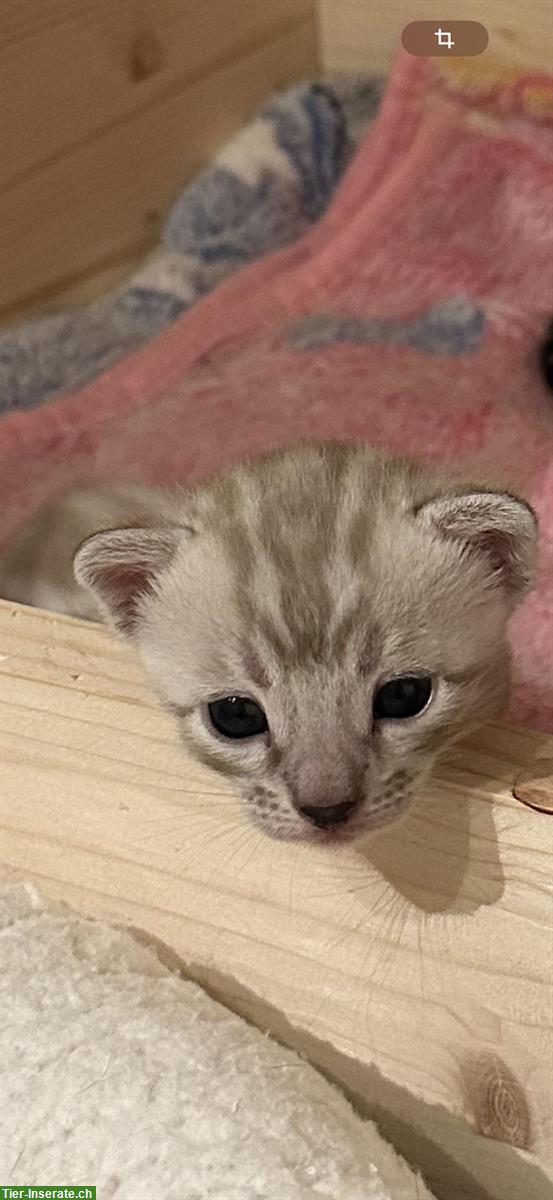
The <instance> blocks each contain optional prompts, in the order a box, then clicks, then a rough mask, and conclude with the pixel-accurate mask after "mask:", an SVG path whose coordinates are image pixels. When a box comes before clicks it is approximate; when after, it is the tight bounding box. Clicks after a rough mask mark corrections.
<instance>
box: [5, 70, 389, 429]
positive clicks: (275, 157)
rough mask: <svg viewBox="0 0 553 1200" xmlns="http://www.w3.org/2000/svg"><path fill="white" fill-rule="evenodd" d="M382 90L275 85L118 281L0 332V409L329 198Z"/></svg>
mask: <svg viewBox="0 0 553 1200" xmlns="http://www.w3.org/2000/svg"><path fill="white" fill-rule="evenodd" d="M381 91H382V80H381V79H380V78H379V77H372V76H371V77H367V76H343V77H341V78H340V77H338V78H337V79H335V80H333V81H332V83H326V82H322V83H303V84H298V85H296V86H294V87H291V88H288V89H287V90H286V91H284V92H282V93H281V94H279V95H277V96H274V97H272V98H271V99H270V100H269V102H268V103H267V104H266V105H265V107H264V108H263V109H261V111H260V113H259V114H258V116H257V117H256V118H255V119H254V120H253V121H252V122H251V123H250V124H249V125H248V126H246V127H245V129H244V130H242V132H241V133H239V134H238V135H237V136H236V137H235V138H234V139H233V140H232V141H231V142H230V143H229V144H228V145H227V146H226V147H225V148H224V149H223V151H222V152H221V153H220V154H218V155H217V157H216V159H215V162H214V163H213V165H212V166H210V167H208V168H207V169H206V170H205V171H203V172H202V173H201V174H200V175H199V176H198V178H197V179H196V180H194V181H193V182H192V183H190V184H189V185H188V186H187V187H185V188H184V190H183V192H182V194H181V196H180V197H179V199H178V200H177V202H176V204H175V205H174V207H173V209H172V211H171V212H170V213H169V215H168V218H167V221H166V223H165V227H164V229H163V232H162V237H161V242H160V246H159V247H158V249H157V250H156V251H155V252H154V253H153V254H152V255H151V257H150V258H149V259H148V260H147V261H146V262H145V263H144V265H143V266H142V267H141V268H140V269H139V270H138V271H137V272H135V274H134V275H133V276H132V278H131V279H130V280H129V282H128V284H127V285H126V286H125V287H122V288H119V289H118V290H117V291H115V292H113V293H111V294H110V295H108V296H106V297H105V298H103V299H101V300H97V301H95V302H94V303H92V304H89V305H86V306H84V307H82V308H79V309H75V310H72V311H68V312H63V313H59V314H55V315H52V316H46V317H39V318H35V319H33V320H26V321H24V322H21V323H19V324H17V325H15V326H13V327H11V328H8V329H6V330H4V331H3V332H1V333H0V412H7V411H9V410H13V409H15V408H20V409H24V408H34V407H36V406H37V405H39V404H42V403H44V402H45V401H47V400H49V399H51V398H53V397H54V396H56V395H59V394H62V393H64V392H67V391H70V390H72V389H75V388H77V387H80V386H82V385H83V384H85V383H86V382H87V381H88V380H90V379H93V378H94V377H95V376H97V375H98V374H100V372H101V371H104V370H106V369H107V368H108V367H110V366H112V365H113V364H114V363H115V362H117V361H118V360H119V359H120V358H122V357H123V356H124V355H126V354H129V353H130V352H131V351H133V350H136V349H137V348H138V347H140V346H142V345H144V344H145V343H146V342H147V341H149V340H150V339H151V338H153V337H155V336H156V334H158V333H160V332H161V331H162V330H163V329H165V328H166V326H167V325H168V324H169V323H170V322H171V321H174V320H175V317H177V316H179V315H180V313H182V312H184V310H185V309H186V308H188V307H189V306H190V305H191V304H193V303H194V301H195V300H197V299H199V297H201V296H203V295H205V294H206V292H208V291H210V290H211V288H213V287H214V286H215V284H217V283H218V282H219V280H220V279H222V278H224V277H225V276H226V275H228V274H230V272H232V271H234V270H236V269H237V268H238V267H240V266H242V265H243V264H244V263H246V262H249V261H251V260H252V259H254V258H256V257H259V256H260V255H262V254H265V253H267V252H268V251H270V250H274V249H275V248H277V247H278V246H283V245H286V244H287V243H289V242H291V241H293V240H294V239H295V238H297V237H298V236H299V235H300V234H301V233H302V232H303V231H304V230H305V229H306V228H307V226H308V225H309V224H310V223H311V222H313V221H316V220H317V218H318V217H320V216H321V214H322V212H323V211H324V209H325V208H326V206H327V204H328V202H329V199H330V197H331V195H332V193H333V191H334V188H335V187H336V184H337V182H338V180H339V178H340V176H341V175H342V173H343V170H344V167H345V165H346V163H347V161H348V159H349V157H350V156H351V153H352V151H353V149H354V147H355V144H356V142H357V140H358V138H359V135H360V133H361V132H362V130H363V129H364V128H365V126H366V124H367V122H368V121H369V120H370V119H372V118H373V117H374V116H375V114H376V111H377V108H378V104H379V101H380V95H381Z"/></svg>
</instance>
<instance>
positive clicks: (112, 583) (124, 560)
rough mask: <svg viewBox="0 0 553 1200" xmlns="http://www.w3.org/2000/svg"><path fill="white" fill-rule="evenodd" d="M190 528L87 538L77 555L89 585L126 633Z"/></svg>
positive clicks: (77, 570) (80, 575)
mask: <svg viewBox="0 0 553 1200" xmlns="http://www.w3.org/2000/svg"><path fill="white" fill-rule="evenodd" d="M186 532H187V531H186V530H185V529H177V528H167V529H108V530H106V531H105V532H103V533H95V534H93V536H92V537H89V538H87V539H86V541H85V542H83V544H82V546H81V547H80V548H79V549H78V550H77V553H76V555H75V558H74V559H73V571H74V574H75V579H76V580H77V583H80V584H81V585H82V586H83V587H85V588H88V589H89V590H90V591H91V592H92V593H93V595H94V596H95V598H96V600H97V601H98V602H99V604H100V606H101V607H102V608H103V609H104V611H105V612H106V614H107V615H108V616H110V617H111V619H112V621H113V622H114V624H115V625H116V627H117V629H119V631H120V632H121V633H124V634H127V636H129V635H131V634H132V633H133V632H134V630H135V627H136V623H137V619H138V617H139V613H140V603H141V601H142V600H143V598H144V596H146V595H148V593H150V592H152V590H153V589H154V587H155V584H156V580H157V578H158V577H159V575H160V574H161V573H162V571H163V570H164V569H165V567H167V566H168V565H169V563H170V562H171V560H172V558H173V556H174V554H175V552H176V549H177V546H178V544H179V541H181V540H182V538H183V537H184V536H185V535H186Z"/></svg>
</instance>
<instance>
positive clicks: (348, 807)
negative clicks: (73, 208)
mask: <svg viewBox="0 0 553 1200" xmlns="http://www.w3.org/2000/svg"><path fill="white" fill-rule="evenodd" d="M354 808H357V801H356V800H346V801H345V803H344V804H325V805H321V804H307V805H306V806H305V808H300V810H299V811H300V813H301V815H302V817H307V820H308V821H311V824H312V825H316V826H317V829H331V828H332V827H333V826H334V825H343V824H344V821H347V819H348V817H349V815H350V813H351V812H353V809H354Z"/></svg>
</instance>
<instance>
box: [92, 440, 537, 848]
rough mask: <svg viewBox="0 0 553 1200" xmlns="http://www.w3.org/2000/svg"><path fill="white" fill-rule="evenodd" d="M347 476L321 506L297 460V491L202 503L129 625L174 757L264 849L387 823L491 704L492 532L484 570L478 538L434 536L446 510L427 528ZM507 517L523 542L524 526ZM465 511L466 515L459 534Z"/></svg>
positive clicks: (498, 629)
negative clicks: (273, 841) (241, 810)
mask: <svg viewBox="0 0 553 1200" xmlns="http://www.w3.org/2000/svg"><path fill="white" fill-rule="evenodd" d="M315 466H316V464H315ZM363 467H364V470H365V475H363ZM317 469H318V468H317ZM366 469H367V466H366V462H365V463H364V464H363V462H360V463H354V464H353V466H352V467H351V468H350V478H349V483H346V484H345V483H344V479H343V477H342V480H341V483H340V489H339V490H338V487H337V480H336V477H335V473H334V474H333V475H329V473H328V467H327V469H326V474H325V473H324V472H321V471H319V474H318V476H317V470H315V467H314V464H313V463H311V464H310V471H311V475H310V474H307V473H306V472H305V471H304V472H303V474H302V475H301V476H300V478H299V482H298V477H297V473H296V474H294V472H293V471H292V472H291V473H288V474H287V473H286V471H285V470H284V469H281V470H280V473H277V474H276V476H275V475H274V474H273V477H272V478H271V479H270V481H269V483H268V481H267V478H266V475H265V476H264V475H263V474H262V473H261V472H260V473H259V474H258V475H256V474H255V473H253V475H252V474H251V473H250V474H248V473H247V472H244V475H243V476H240V475H239V476H238V479H237V481H236V482H235V483H233V486H232V487H231V488H230V489H229V487H228V486H227V485H225V487H224V488H223V487H221V488H219V490H218V491H216V492H215V494H213V493H209V494H208V495H207V496H205V497H204V498H203V499H201V500H200V502H199V504H197V506H196V508H195V510H194V512H193V513H192V515H191V525H192V528H193V530H194V532H192V533H188V534H183V533H181V534H180V535H179V536H178V538H177V540H176V545H175V549H174V552H173V553H172V555H171V558H170V561H169V562H168V563H167V564H166V565H165V567H164V568H163V570H162V571H161V573H160V574H159V575H158V576H157V581H156V585H155V587H154V590H153V591H151V592H150V593H149V594H148V595H146V596H145V597H143V599H142V600H141V601H140V603H139V605H138V610H137V612H135V614H134V620H133V636H134V638H135V639H136V641H137V643H138V647H139V650H140V653H141V655H142V658H143V660H144V662H145V665H146V666H147V668H148V669H149V671H150V673H151V674H152V676H153V678H154V680H155V682H156V685H157V688H158V691H159V692H160V694H161V696H162V697H163V699H164V700H165V701H166V702H167V703H168V704H169V705H170V706H171V708H172V710H173V711H174V712H175V713H176V715H177V719H178V721H179V726H180V730H181V733H182V737H183V739H184V742H185V744H186V746H187V747H188V749H189V750H190V751H191V752H192V753H193V754H194V755H195V756H196V757H197V758H198V759H199V760H200V761H202V762H204V763H206V764H207V765H208V766H209V767H211V768H213V769H214V770H215V771H218V772H220V773H221V774H223V775H224V776H225V777H228V779H229V780H231V781H232V783H233V785H234V786H235V788H236V789H237V790H238V792H239V793H240V795H241V797H242V800H243V802H244V804H245V806H246V810H247V812H248V814H249V816H250V817H251V819H252V820H253V821H254V822H255V823H256V824H257V825H258V826H259V827H260V828H262V829H263V830H264V831H265V832H266V833H267V834H268V835H270V836H272V837H278V838H287V839H303V840H310V841H317V842H329V841H340V840H345V839H349V838H352V837H356V836H359V835H361V834H363V833H366V832H369V831H370V830H373V829H376V828H378V827H380V826H383V825H385V824H387V823H388V822H390V821H394V820H395V819H396V818H398V817H399V816H400V815H402V814H403V813H404V812H405V810H406V809H407V807H408V806H409V804H410V803H411V801H412V799H413V797H414V796H415V794H416V792H417V791H418V790H420V788H421V785H423V784H424V781H425V780H426V778H427V776H428V773H429V771H430V769H431V767H432V765H433V763H434V761H435V759H436V757H437V755H439V754H440V753H441V752H443V750H444V749H445V748H447V746H449V745H450V744H451V743H452V742H453V741H454V740H456V739H457V738H459V737H460V736H463V735H464V734H465V733H468V732H469V731H470V730H471V729H473V728H475V727H477V726H478V725H479V724H480V723H481V722H482V721H484V720H486V719H488V718H490V717H493V716H495V715H497V714H498V713H499V712H500V711H501V709H502V708H503V707H504V705H505V703H506V700H507V690H508V676H509V655H508V650H507V646H506V640H505V624H506V619H507V617H508V614H509V612H510V610H511V608H512V607H513V602H512V596H511V595H510V591H509V581H508V580H507V576H506V575H505V574H504V573H503V569H502V567H501V563H500V558H501V555H502V554H503V555H504V556H505V555H506V556H507V557H505V562H507V558H508V560H509V564H510V565H511V567H512V564H513V563H514V561H515V558H516V556H515V555H514V554H513V553H512V546H511V545H509V551H508V554H507V548H506V544H505V541H504V539H505V537H507V534H505V530H504V528H502V529H501V530H500V531H499V535H498V536H494V538H493V539H492V540H493V553H492V558H490V555H489V545H488V544H485V543H484V542H483V531H482V528H481V527H479V528H478V529H477V530H476V533H477V542H478V547H479V549H478V552H476V553H471V554H468V555H467V554H466V553H465V545H464V543H463V545H461V546H460V544H459V542H458V540H456V538H455V537H453V538H451V537H450V536H449V535H450V526H451V521H452V520H453V517H452V513H453V512H454V511H456V510H455V508H453V509H451V508H450V507H448V508H447V510H446V512H445V517H444V513H443V512H442V510H441V509H440V507H439V506H440V503H441V501H436V502H431V503H430V505H429V508H428V512H427V511H426V507H424V508H422V507H421V496H420V490H421V487H423V485H422V484H420V481H418V482H417V484H416V486H415V485H414V484H413V481H412V480H409V481H406V479H404V478H403V476H401V477H400V478H399V480H398V479H397V478H396V477H395V476H392V482H391V483H390V476H389V475H386V477H384V476H382V477H381V474H379V475H378V478H376V479H372V480H371V481H370V486H369V487H367V486H366V478H365V476H366ZM379 470H381V469H380V468H379ZM313 474H314V476H315V478H314V479H313V478H312V477H311V476H312V475H313ZM333 487H334V490H333ZM417 489H418V491H417ZM423 491H424V487H423ZM307 492H308V493H309V497H310V500H311V503H310V504H309V503H308V498H307ZM455 503H457V501H456V502H455ZM509 503H512V504H513V505H516V506H517V507H520V513H519V514H518V516H520V519H521V520H522V522H523V525H524V531H523V532H524V536H525V537H528V538H529V539H530V540H531V539H532V533H533V526H534V522H533V518H532V516H531V514H529V511H528V510H527V509H526V508H524V506H522V505H520V506H519V505H518V502H517V501H512V502H511V501H509ZM436 505H437V506H438V507H436ZM469 508H470V505H469ZM521 514H522V515H521ZM478 515H479V514H478V512H477V506H475V503H474V500H473V502H472V508H470V513H469V526H471V521H474V520H475V516H476V519H478ZM496 515H497V514H496ZM500 515H501V514H500ZM503 516H504V517H505V514H503ZM511 516H512V514H511ZM438 518H440V519H441V520H442V528H441V530H438V529H437V525H436V521H437V520H438ZM465 518H466V513H465ZM508 518H509V514H507V525H508V524H509V519H508ZM444 520H445V525H444ZM438 523H439V522H438ZM484 524H485V525H486V529H487V527H488V526H489V524H490V520H489V515H487V516H486V520H485V522H484ZM503 524H505V521H503ZM444 528H445V529H446V532H447V535H448V536H443V530H444ZM471 532H472V527H471ZM493 532H494V535H496V534H497V533H498V531H497V529H494V531H493ZM108 536H109V535H108ZM482 545H484V551H482ZM493 555H495V560H494V561H492V559H493ZM527 566H528V563H527V562H525V568H524V569H525V570H526V567H527ZM513 569H514V568H513Z"/></svg>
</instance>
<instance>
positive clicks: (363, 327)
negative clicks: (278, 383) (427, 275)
mask: <svg viewBox="0 0 553 1200" xmlns="http://www.w3.org/2000/svg"><path fill="white" fill-rule="evenodd" d="M485 320H486V318H485V315H484V312H483V310H482V309H481V308H478V307H477V306H476V305H474V304H472V302H471V301H470V300H467V299H465V297H464V296H454V297H452V298H451V299H449V300H445V301H444V302H443V303H442V304H436V305H434V307H433V308H429V309H428V310H427V312H425V313H422V314H419V315H418V316H416V317H410V318H409V319H407V320H402V321H398V320H391V319H382V318H377V317H347V316H333V315H332V314H329V313H316V314H314V315H311V316H309V317H302V319H301V320H300V321H298V322H296V324H295V325H293V326H292V327H291V328H290V329H289V330H288V343H289V345H291V346H293V347H294V349H295V350H315V349H319V348H320V347H321V346H333V345H336V343H338V342H354V343H356V344H357V345H362V344H363V343H364V344H366V345H373V344H374V343H377V342H380V343H387V344H390V343H391V344H393V345H398V346H410V347H412V348H413V349H415V350H421V351H423V352H424V353H425V354H441V355H445V356H448V357H455V356H456V355H460V354H471V353H473V352H474V351H475V350H477V349H478V346H479V345H480V343H481V341H482V337H483V334H484V326H485Z"/></svg>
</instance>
